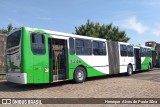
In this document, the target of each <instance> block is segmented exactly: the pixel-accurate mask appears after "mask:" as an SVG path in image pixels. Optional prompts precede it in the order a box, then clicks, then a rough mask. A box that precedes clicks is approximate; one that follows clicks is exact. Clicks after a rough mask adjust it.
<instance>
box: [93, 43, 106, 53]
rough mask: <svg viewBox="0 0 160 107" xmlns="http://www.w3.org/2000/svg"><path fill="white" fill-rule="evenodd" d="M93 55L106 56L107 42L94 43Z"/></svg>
mask: <svg viewBox="0 0 160 107" xmlns="http://www.w3.org/2000/svg"><path fill="white" fill-rule="evenodd" d="M93 54H94V55H106V44H105V42H98V41H93Z"/></svg>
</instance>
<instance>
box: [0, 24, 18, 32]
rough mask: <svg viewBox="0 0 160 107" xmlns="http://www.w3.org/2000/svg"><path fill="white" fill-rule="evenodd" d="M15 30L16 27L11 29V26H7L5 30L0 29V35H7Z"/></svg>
mask: <svg viewBox="0 0 160 107" xmlns="http://www.w3.org/2000/svg"><path fill="white" fill-rule="evenodd" d="M15 29H17V28H16V27H13V26H12V24H9V25H8V26H7V28H6V29H4V28H2V29H0V33H5V34H7V33H9V32H10V31H12V30H15Z"/></svg>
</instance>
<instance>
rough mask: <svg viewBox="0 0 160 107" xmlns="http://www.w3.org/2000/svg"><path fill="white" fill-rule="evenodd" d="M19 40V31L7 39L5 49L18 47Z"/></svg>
mask: <svg viewBox="0 0 160 107" xmlns="http://www.w3.org/2000/svg"><path fill="white" fill-rule="evenodd" d="M20 38H21V30H19V31H16V32H14V33H12V34H11V35H9V36H8V37H7V49H9V48H12V47H15V46H18V45H19V42H20Z"/></svg>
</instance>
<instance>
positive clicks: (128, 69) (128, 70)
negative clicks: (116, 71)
mask: <svg viewBox="0 0 160 107" xmlns="http://www.w3.org/2000/svg"><path fill="white" fill-rule="evenodd" d="M132 73H133V68H132V66H131V65H128V67H127V75H128V76H130V75H132Z"/></svg>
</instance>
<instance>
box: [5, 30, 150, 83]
mask: <svg viewBox="0 0 160 107" xmlns="http://www.w3.org/2000/svg"><path fill="white" fill-rule="evenodd" d="M134 49H135V48H134V47H133V46H132V45H131V44H129V43H123V42H113V41H107V40H106V39H100V38H93V37H87V36H80V35H74V34H68V33H62V32H55V31H49V30H43V29H37V28H29V27H22V28H20V29H17V30H15V31H13V32H11V33H10V34H9V36H8V37H7V50H6V59H7V61H6V62H7V72H6V78H7V81H10V82H14V83H20V84H39V83H52V82H57V81H65V80H74V81H75V82H77V83H81V82H83V81H85V79H86V78H87V77H93V76H100V75H110V74H118V73H127V74H128V75H131V74H132V72H133V71H135V70H136V67H137V66H135V64H136V58H135V54H134ZM147 49H148V48H147ZM141 60H143V59H141ZM150 63H151V62H150ZM141 67H142V68H143V65H142V66H141ZM144 67H145V66H144Z"/></svg>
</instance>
